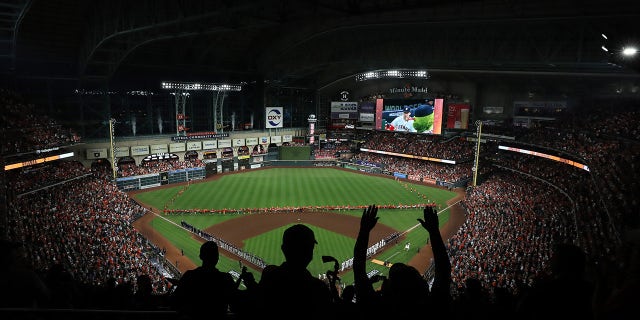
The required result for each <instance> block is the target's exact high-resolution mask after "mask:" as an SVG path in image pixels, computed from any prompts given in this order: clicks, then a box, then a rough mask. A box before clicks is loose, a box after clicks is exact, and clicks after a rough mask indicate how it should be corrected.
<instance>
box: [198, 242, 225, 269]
mask: <svg viewBox="0 0 640 320" xmlns="http://www.w3.org/2000/svg"><path fill="white" fill-rule="evenodd" d="M219 258H220V253H219V252H218V245H217V244H216V243H215V242H214V241H207V242H205V243H203V244H202V246H200V260H202V264H203V265H216V264H217V263H218V259H219Z"/></svg>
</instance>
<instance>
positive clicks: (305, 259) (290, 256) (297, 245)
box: [280, 224, 318, 267]
mask: <svg viewBox="0 0 640 320" xmlns="http://www.w3.org/2000/svg"><path fill="white" fill-rule="evenodd" d="M317 243H318V242H317V241H316V238H315V235H314V234H313V230H311V229H310V228H309V227H307V226H305V225H303V224H296V225H293V226H291V227H289V228H287V229H286V230H285V231H284V234H283V235H282V246H281V247H280V248H281V249H282V253H284V256H285V258H286V259H287V262H289V263H291V264H294V265H298V266H302V267H306V266H307V265H308V264H309V262H311V259H312V258H313V249H314V247H315V245H316V244H317Z"/></svg>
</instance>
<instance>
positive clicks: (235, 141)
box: [233, 139, 245, 147]
mask: <svg viewBox="0 0 640 320" xmlns="http://www.w3.org/2000/svg"><path fill="white" fill-rule="evenodd" d="M244 145H245V141H244V139H233V146H234V147H242V146H244Z"/></svg>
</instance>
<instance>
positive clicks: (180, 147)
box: [169, 143, 186, 152]
mask: <svg viewBox="0 0 640 320" xmlns="http://www.w3.org/2000/svg"><path fill="white" fill-rule="evenodd" d="M185 150H186V146H185V144H184V143H172V144H170V145H169V152H183V151H185Z"/></svg>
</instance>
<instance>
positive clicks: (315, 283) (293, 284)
mask: <svg viewBox="0 0 640 320" xmlns="http://www.w3.org/2000/svg"><path fill="white" fill-rule="evenodd" d="M316 244H317V242H316V239H315V235H314V233H313V231H312V230H311V229H310V228H309V227H307V226H305V225H302V224H296V225H293V226H291V227H289V228H288V229H286V230H285V231H284V234H283V236H282V245H281V247H280V248H281V250H282V253H283V254H284V257H285V261H284V262H283V263H282V264H280V265H278V266H268V267H267V268H265V269H264V270H263V272H262V278H261V279H260V283H259V284H258V287H257V289H258V291H257V300H256V301H257V303H258V306H259V313H258V315H260V316H261V317H263V318H274V317H276V318H284V319H293V318H296V319H330V318H332V317H334V316H335V304H334V303H333V302H332V298H333V296H332V294H331V291H330V290H329V286H328V285H327V284H326V283H325V282H324V281H322V280H320V279H318V278H316V277H314V276H313V275H312V274H311V273H310V272H309V271H308V270H307V266H308V265H309V263H310V262H311V260H312V259H313V251H314V248H315V245H316Z"/></svg>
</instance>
